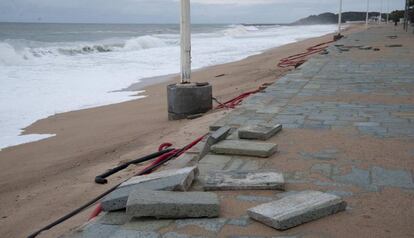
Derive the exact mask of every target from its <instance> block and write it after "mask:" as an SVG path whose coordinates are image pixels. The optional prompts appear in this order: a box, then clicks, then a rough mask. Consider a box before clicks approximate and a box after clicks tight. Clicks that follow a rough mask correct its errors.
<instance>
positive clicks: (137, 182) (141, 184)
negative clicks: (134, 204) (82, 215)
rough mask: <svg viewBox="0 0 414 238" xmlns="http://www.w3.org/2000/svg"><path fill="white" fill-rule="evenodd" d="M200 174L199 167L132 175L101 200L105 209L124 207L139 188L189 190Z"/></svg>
mask: <svg viewBox="0 0 414 238" xmlns="http://www.w3.org/2000/svg"><path fill="white" fill-rule="evenodd" d="M197 175H198V169H197V167H195V166H193V167H187V168H182V169H172V170H164V171H161V172H156V173H153V174H149V175H145V176H137V177H132V178H131V179H129V180H128V181H126V182H124V183H122V184H121V185H120V186H119V188H117V189H116V190H115V191H113V192H112V193H110V194H108V195H107V196H106V197H105V198H103V200H102V201H101V204H102V209H103V210H104V211H116V210H120V209H124V208H125V207H126V204H127V200H128V196H129V194H130V193H131V191H134V190H137V189H150V190H167V191H187V190H188V188H189V187H190V186H191V184H192V182H193V180H194V178H195V177H196V176H197Z"/></svg>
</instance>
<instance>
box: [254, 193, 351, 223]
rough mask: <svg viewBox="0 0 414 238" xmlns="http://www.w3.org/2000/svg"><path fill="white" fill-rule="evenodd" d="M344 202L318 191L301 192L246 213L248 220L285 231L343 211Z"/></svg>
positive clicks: (337, 197) (334, 196)
mask: <svg viewBox="0 0 414 238" xmlns="http://www.w3.org/2000/svg"><path fill="white" fill-rule="evenodd" d="M345 208H346V202H345V201H343V200H342V198H340V197H339V196H336V195H333V194H328V193H322V192H318V191H303V192H299V193H297V194H293V195H290V196H286V197H284V198H282V199H280V200H277V201H274V202H270V203H266V204H262V205H260V206H257V207H254V208H251V209H249V210H248V211H247V214H248V215H249V217H250V218H252V219H254V220H257V221H259V222H261V223H264V224H266V225H268V226H271V227H273V228H275V229H277V230H286V229H289V228H292V227H295V226H298V225H300V224H303V223H306V222H310V221H313V220H316V219H319V218H322V217H325V216H328V215H332V214H335V213H337V212H340V211H344V210H345Z"/></svg>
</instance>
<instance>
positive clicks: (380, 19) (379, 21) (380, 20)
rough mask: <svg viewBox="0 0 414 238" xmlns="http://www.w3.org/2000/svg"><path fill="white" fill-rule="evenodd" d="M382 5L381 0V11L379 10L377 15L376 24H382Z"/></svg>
mask: <svg viewBox="0 0 414 238" xmlns="http://www.w3.org/2000/svg"><path fill="white" fill-rule="evenodd" d="M382 3H383V0H381V9H380V14H379V20H378V24H381V23H382Z"/></svg>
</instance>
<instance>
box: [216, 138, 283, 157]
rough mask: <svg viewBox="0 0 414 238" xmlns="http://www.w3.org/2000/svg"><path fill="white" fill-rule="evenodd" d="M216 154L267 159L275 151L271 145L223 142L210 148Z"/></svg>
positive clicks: (234, 141)
mask: <svg viewBox="0 0 414 238" xmlns="http://www.w3.org/2000/svg"><path fill="white" fill-rule="evenodd" d="M211 150H212V151H213V152H214V153H217V154H227V155H244V156H254V157H263V158H268V157H270V156H272V155H273V154H274V153H276V151H277V145H276V144H273V143H264V142H253V141H245V140H225V141H222V142H220V143H218V144H216V145H213V146H212V147H211Z"/></svg>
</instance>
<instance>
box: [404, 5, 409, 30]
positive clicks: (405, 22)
mask: <svg viewBox="0 0 414 238" xmlns="http://www.w3.org/2000/svg"><path fill="white" fill-rule="evenodd" d="M404 29H405V31H407V32H408V0H406V1H405V12H404Z"/></svg>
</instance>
